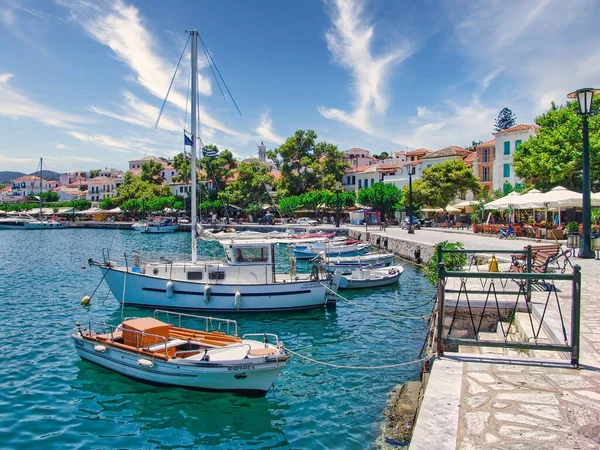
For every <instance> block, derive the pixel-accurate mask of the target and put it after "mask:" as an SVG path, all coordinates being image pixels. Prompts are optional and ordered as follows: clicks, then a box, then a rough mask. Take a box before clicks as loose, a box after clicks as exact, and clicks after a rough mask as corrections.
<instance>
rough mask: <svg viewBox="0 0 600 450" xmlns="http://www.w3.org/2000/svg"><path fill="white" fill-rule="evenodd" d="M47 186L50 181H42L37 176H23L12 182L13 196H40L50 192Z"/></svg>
mask: <svg viewBox="0 0 600 450" xmlns="http://www.w3.org/2000/svg"><path fill="white" fill-rule="evenodd" d="M40 183H41V185H40ZM47 185H48V180H44V179H40V177H38V176H36V175H23V176H22V177H19V178H17V179H16V180H13V181H12V182H11V190H12V194H11V195H13V196H15V197H28V196H29V195H31V194H34V195H35V194H39V193H40V192H41V191H48V186H47Z"/></svg>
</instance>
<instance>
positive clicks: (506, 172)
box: [504, 164, 510, 178]
mask: <svg viewBox="0 0 600 450" xmlns="http://www.w3.org/2000/svg"><path fill="white" fill-rule="evenodd" d="M508 177H510V164H504V178H508Z"/></svg>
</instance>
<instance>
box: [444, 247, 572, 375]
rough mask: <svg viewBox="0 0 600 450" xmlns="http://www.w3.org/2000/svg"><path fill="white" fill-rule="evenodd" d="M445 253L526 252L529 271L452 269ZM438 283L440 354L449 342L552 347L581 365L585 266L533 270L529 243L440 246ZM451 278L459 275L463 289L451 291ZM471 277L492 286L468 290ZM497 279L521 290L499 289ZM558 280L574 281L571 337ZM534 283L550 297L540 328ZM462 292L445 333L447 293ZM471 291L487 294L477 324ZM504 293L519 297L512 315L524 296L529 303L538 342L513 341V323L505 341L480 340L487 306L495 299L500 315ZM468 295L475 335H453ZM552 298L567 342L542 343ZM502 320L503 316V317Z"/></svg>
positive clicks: (487, 345)
mask: <svg viewBox="0 0 600 450" xmlns="http://www.w3.org/2000/svg"><path fill="white" fill-rule="evenodd" d="M445 253H462V254H471V255H475V254H477V253H479V254H481V253H487V254H489V253H493V254H503V253H504V254H511V255H515V254H523V255H525V265H524V268H525V269H526V271H525V272H471V271H462V270H461V271H448V270H446V268H445V264H444V262H443V254H445ZM437 257H438V284H437V300H438V313H437V325H436V331H437V348H436V350H437V354H438V356H442V355H443V354H444V346H445V345H468V346H477V347H501V348H513V349H517V350H549V351H558V352H568V353H570V355H571V364H572V365H573V366H575V367H578V366H579V350H580V348H579V335H580V316H581V268H580V266H578V265H575V266H574V267H573V272H572V273H571V274H567V273H564V274H563V273H560V274H559V273H532V272H531V268H532V250H531V246H528V247H527V248H526V249H525V250H523V251H520V252H519V251H514V250H496V251H493V252H490V251H488V250H446V249H442V248H441V247H438V253H437ZM449 278H458V279H460V289H459V290H458V291H457V290H449V289H446V283H447V280H448V279H449ZM469 279H479V280H485V281H486V284H487V282H488V281H489V287H488V289H487V290H485V289H482V290H479V289H477V290H469V289H467V280H469ZM495 280H501V282H502V280H514V281H515V282H516V283H517V285H518V286H519V289H518V290H517V291H508V290H501V291H496V288H495V284H494V281H495ZM554 281H571V305H570V306H571V322H570V336H567V334H568V333H567V330H566V327H565V321H564V318H563V313H562V309H561V305H560V302H559V299H558V291H557V289H556V286H555V285H554ZM534 283H543V284H544V286H545V287H546V289H547V290H548V296H547V298H546V302H545V305H544V308H543V312H542V314H541V317H540V319H539V324H538V326H537V330H536V327H535V325H534V320H533V317H532V312H533V308H532V305H531V304H530V302H531V293H532V285H533V284H534ZM450 292H452V293H458V298H457V300H456V305H455V308H454V314H453V317H452V322H451V324H450V328H449V330H448V332H447V333H446V336H444V319H445V317H446V314H445V313H446V311H445V310H446V294H447V293H450ZM469 293H471V294H487V295H486V298H485V302H484V303H483V310H482V312H481V316H480V317H479V324H478V325H477V324H476V317H475V315H474V314H473V307H472V305H471V301H470V299H469ZM498 293H500V294H502V295H504V296H516V300H515V303H514V305H513V307H512V308H511V309H512V311H511V313H512V317H513V318H514V315H515V313H516V311H517V307H518V304H519V300H521V299H524V300H525V303H526V305H527V313H528V315H529V321H530V324H531V328H532V332H533V338H534V342H517V341H509V340H508V335H509V333H510V327H511V326H512V321H511V324H509V326H508V328H507V329H506V330H504V327H503V326H502V324H501V322H500V325H501V326H502V328H501V331H502V334H503V336H504V342H502V341H489V340H481V339H479V337H478V335H479V331H480V329H481V324H482V321H483V317H484V314H485V312H486V308H487V306H488V303H489V301H490V298H493V300H494V301H495V307H496V311H497V312H498V315H500V306H499V302H498V297H497V294H498ZM463 294H464V296H465V299H464V304H465V305H466V306H467V308H468V311H469V318H470V322H471V324H472V327H473V333H474V336H475V337H474V338H464V337H461V338H459V337H450V332H451V331H452V325H453V323H454V320H455V316H456V313H457V311H458V309H459V304H460V303H461V297H462V295H463ZM552 298H555V299H556V305H557V308H558V314H559V317H560V322H561V326H562V337H563V342H564V343H563V344H560V343H539V342H538V337H539V336H540V330H541V328H542V325H543V323H544V318H545V317H546V312H547V310H548V305H549V303H550V300H551V299H552ZM499 319H500V318H499Z"/></svg>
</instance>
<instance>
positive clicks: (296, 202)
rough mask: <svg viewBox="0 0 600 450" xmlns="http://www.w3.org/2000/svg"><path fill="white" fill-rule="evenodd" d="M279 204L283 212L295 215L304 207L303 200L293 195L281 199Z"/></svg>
mask: <svg viewBox="0 0 600 450" xmlns="http://www.w3.org/2000/svg"><path fill="white" fill-rule="evenodd" d="M277 206H278V208H279V211H280V212H281V214H285V215H288V216H293V215H294V214H295V213H296V210H298V209H300V208H302V202H301V201H300V197H299V196H297V195H291V196H289V197H284V198H281V199H279V202H278V205H277Z"/></svg>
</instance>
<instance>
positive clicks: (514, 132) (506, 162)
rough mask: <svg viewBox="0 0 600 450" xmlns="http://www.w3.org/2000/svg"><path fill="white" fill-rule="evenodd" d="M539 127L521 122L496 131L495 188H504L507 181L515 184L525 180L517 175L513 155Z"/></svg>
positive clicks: (493, 182)
mask: <svg viewBox="0 0 600 450" xmlns="http://www.w3.org/2000/svg"><path fill="white" fill-rule="evenodd" d="M537 128H538V127H537V125H525V124H519V125H515V126H514V127H510V128H507V129H506V130H503V131H499V132H497V133H494V136H495V137H496V142H495V146H494V149H495V155H494V166H493V167H494V174H493V181H492V187H493V190H496V189H502V187H503V186H504V183H506V182H508V183H510V184H511V185H513V186H516V185H517V184H519V183H522V182H523V180H521V179H520V178H517V177H516V176H515V171H514V169H513V157H514V154H515V150H516V149H517V148H518V147H519V145H521V143H522V142H525V141H528V140H529V139H531V138H532V137H533V136H535V134H536V132H537Z"/></svg>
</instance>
